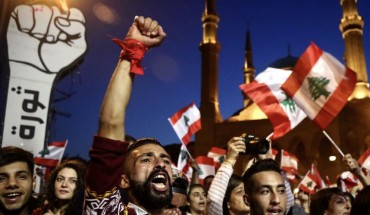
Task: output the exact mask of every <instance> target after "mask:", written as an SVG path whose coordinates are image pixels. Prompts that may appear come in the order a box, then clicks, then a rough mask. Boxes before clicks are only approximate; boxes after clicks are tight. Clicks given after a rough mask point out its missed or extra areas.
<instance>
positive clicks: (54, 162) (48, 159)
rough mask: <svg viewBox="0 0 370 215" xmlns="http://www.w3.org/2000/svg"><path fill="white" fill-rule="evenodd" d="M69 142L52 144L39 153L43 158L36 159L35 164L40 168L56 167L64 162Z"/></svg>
mask: <svg viewBox="0 0 370 215" xmlns="http://www.w3.org/2000/svg"><path fill="white" fill-rule="evenodd" d="M67 143H68V141H65V142H52V143H51V144H49V145H48V147H47V149H44V150H42V151H41V152H39V154H40V155H41V156H37V157H35V159H34V160H35V164H37V165H40V166H48V167H56V166H58V164H59V163H60V161H61V160H62V157H63V154H64V151H65V149H66V147H67Z"/></svg>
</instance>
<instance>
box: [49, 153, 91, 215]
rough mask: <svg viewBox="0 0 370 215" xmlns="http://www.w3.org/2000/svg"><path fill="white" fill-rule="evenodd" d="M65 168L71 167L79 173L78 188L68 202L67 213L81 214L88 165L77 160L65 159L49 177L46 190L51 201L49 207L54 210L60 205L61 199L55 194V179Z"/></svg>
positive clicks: (67, 214) (70, 214) (72, 214)
mask: <svg viewBox="0 0 370 215" xmlns="http://www.w3.org/2000/svg"><path fill="white" fill-rule="evenodd" d="M65 168H70V169H73V170H75V171H76V174H77V182H76V189H75V190H74V191H73V196H72V199H70V201H69V202H68V206H67V208H66V209H65V212H64V214H65V215H74V214H80V213H81V211H80V209H81V205H82V204H83V197H82V198H81V196H83V191H84V187H85V182H84V181H85V173H86V166H85V165H84V164H82V163H80V162H77V161H68V160H67V161H65V162H63V163H61V164H60V165H59V166H58V167H57V168H55V169H54V170H53V171H52V172H51V174H50V177H49V180H48V184H47V188H46V189H47V190H46V200H47V201H48V203H49V207H48V208H49V209H50V210H51V211H54V209H56V208H58V207H59V204H58V203H59V199H58V198H57V197H56V196H55V186H54V184H55V181H56V178H57V176H58V173H59V172H60V171H61V170H62V169H65Z"/></svg>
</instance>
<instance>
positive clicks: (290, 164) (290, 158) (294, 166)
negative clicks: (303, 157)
mask: <svg viewBox="0 0 370 215" xmlns="http://www.w3.org/2000/svg"><path fill="white" fill-rule="evenodd" d="M280 165H281V169H282V170H283V171H284V172H285V173H286V176H287V178H288V179H289V180H293V181H294V180H296V178H297V177H296V176H297V175H298V158H297V157H296V156H295V155H293V154H291V153H289V152H287V151H285V150H281V162H280Z"/></svg>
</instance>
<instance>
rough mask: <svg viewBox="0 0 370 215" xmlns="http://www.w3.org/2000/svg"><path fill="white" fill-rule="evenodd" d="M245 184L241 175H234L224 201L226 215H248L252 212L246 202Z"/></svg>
mask: <svg viewBox="0 0 370 215" xmlns="http://www.w3.org/2000/svg"><path fill="white" fill-rule="evenodd" d="M244 194H245V191H244V183H243V181H242V177H241V176H239V175H235V174H234V175H232V176H231V178H230V181H229V184H228V185H227V189H226V193H225V198H224V201H223V214H224V215H247V214H249V212H250V208H249V206H247V205H246V204H245V202H244Z"/></svg>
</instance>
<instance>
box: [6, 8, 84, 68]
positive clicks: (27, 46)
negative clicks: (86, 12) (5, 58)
mask: <svg viewBox="0 0 370 215" xmlns="http://www.w3.org/2000/svg"><path fill="white" fill-rule="evenodd" d="M85 31H86V27H85V18H84V16H83V14H82V13H81V11H80V10H78V9H76V8H71V9H69V10H68V11H66V12H65V13H63V12H61V11H60V10H59V9H58V7H55V6H52V7H50V6H47V5H31V6H29V5H19V6H17V7H16V8H15V9H14V11H13V12H12V14H11V18H10V21H9V26H8V32H7V41H8V53H9V61H10V62H11V68H12V63H16V64H18V63H20V64H23V65H24V66H25V65H28V66H32V67H34V68H36V69H38V70H40V71H43V72H45V73H58V72H60V71H62V70H63V69H65V68H67V67H68V66H70V65H72V64H73V63H74V62H76V61H78V60H79V59H80V57H81V56H82V55H83V54H84V53H85V52H86V49H87V46H86V39H85Z"/></svg>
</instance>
